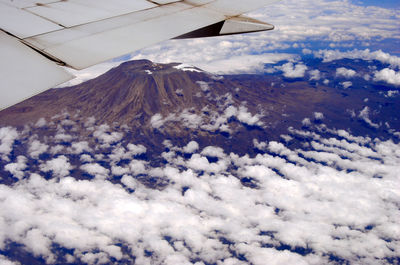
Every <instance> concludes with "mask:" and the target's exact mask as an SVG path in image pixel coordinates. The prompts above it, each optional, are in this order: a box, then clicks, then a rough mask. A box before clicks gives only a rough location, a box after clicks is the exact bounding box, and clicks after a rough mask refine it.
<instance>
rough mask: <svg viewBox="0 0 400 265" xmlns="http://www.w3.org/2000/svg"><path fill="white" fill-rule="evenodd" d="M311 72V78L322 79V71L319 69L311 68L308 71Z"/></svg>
mask: <svg viewBox="0 0 400 265" xmlns="http://www.w3.org/2000/svg"><path fill="white" fill-rule="evenodd" d="M308 73H309V74H310V80H316V81H318V80H320V79H321V72H320V71H319V70H318V69H315V70H311V71H309V72H308Z"/></svg>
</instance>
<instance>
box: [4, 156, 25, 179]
mask: <svg viewBox="0 0 400 265" xmlns="http://www.w3.org/2000/svg"><path fill="white" fill-rule="evenodd" d="M26 162H27V158H26V157H25V156H22V155H20V156H18V157H17V161H16V162H15V163H10V164H7V165H5V167H4V169H5V170H6V171H8V172H10V173H11V174H12V175H13V176H14V177H16V178H18V179H22V178H23V177H24V175H25V172H24V170H25V169H26V168H27V165H26Z"/></svg>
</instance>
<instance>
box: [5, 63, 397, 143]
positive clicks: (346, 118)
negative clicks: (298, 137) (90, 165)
mask: <svg viewBox="0 0 400 265" xmlns="http://www.w3.org/2000/svg"><path fill="white" fill-rule="evenodd" d="M347 63H348V62H347ZM321 65H323V64H322V63H321ZM335 67H338V66H337V65H335ZM321 68H323V66H321ZM326 71H327V70H326ZM331 78H332V79H333V77H331ZM359 82H361V81H359ZM364 83H365V80H364ZM332 84H334V82H331V85H329V84H323V83H318V82H316V81H315V80H311V81H309V80H304V79H291V80H288V79H286V78H284V77H282V76H280V75H268V74H266V75H225V76H218V75H214V74H211V73H207V72H204V71H202V70H201V69H198V68H195V67H192V66H185V65H183V64H179V63H171V64H157V63H153V62H150V61H147V60H140V61H129V62H125V63H123V64H121V65H120V66H118V67H115V68H113V69H111V70H109V71H108V72H107V73H105V74H103V75H101V76H99V77H97V78H95V79H93V80H89V81H86V82H84V83H82V84H79V85H76V86H73V87H64V88H58V89H51V90H48V91H46V92H44V93H42V94H40V95H38V96H36V97H33V98H31V99H28V100H26V101H24V102H22V103H20V104H18V105H15V106H13V107H11V108H9V109H6V110H4V111H2V112H0V125H2V126H6V125H11V126H17V127H23V126H24V125H26V124H28V123H32V124H34V123H36V122H37V121H38V120H39V119H40V118H44V119H45V120H48V121H50V120H51V121H53V122H55V123H57V121H60V120H62V119H63V117H64V116H62V115H61V116H60V114H61V113H68V116H69V117H70V119H72V120H76V121H85V120H87V119H88V118H89V117H94V118H95V119H96V122H97V123H98V124H102V123H106V124H109V125H115V126H117V125H118V126H123V125H125V126H128V127H129V128H130V129H131V130H132V134H133V135H136V136H138V135H141V136H143V137H144V138H146V139H144V140H147V141H149V142H152V143H153V144H154V146H157V145H159V143H156V141H154V139H156V138H160V137H155V136H156V135H163V136H164V137H165V136H168V135H170V136H171V138H176V137H177V136H179V137H181V138H184V139H194V138H199V139H200V141H201V142H207V141H211V142H213V141H214V142H215V141H217V142H221V144H224V145H226V146H232V143H231V140H232V139H233V138H232V136H235V137H239V138H243V139H242V140H243V141H244V142H247V141H246V139H249V138H251V137H249V136H248V135H247V134H250V135H251V136H252V137H253V136H258V137H260V136H263V138H265V139H271V140H272V139H275V140H276V139H279V135H281V134H284V133H287V128H288V127H290V126H292V127H298V128H301V127H302V126H303V123H302V122H303V119H304V118H306V117H311V119H313V118H312V117H313V116H314V115H315V114H314V113H323V115H324V118H325V119H324V121H323V122H324V123H328V124H329V125H330V126H332V127H335V128H337V129H347V128H352V131H353V133H356V134H363V135H365V134H371V135H375V136H378V135H379V136H381V137H385V136H386V137H389V136H390V134H388V130H387V129H388V128H385V126H374V125H372V126H371V124H368V122H367V123H366V122H365V120H364V118H363V117H361V116H360V115H359V113H360V112H361V111H362V110H363V109H364V108H365V107H366V106H369V108H371V109H377V108H378V109H379V112H374V113H371V114H370V115H373V116H374V119H375V120H377V121H378V123H379V121H380V120H385V121H387V122H389V123H390V124H393V126H394V127H399V126H400V121H398V120H397V119H396V118H395V117H392V115H391V113H393V112H396V111H398V110H399V105H398V104H395V102H396V101H397V99H396V98H385V97H382V95H381V94H379V93H378V92H379V91H377V90H378V89H380V88H379V87H378V88H376V87H370V88H368V89H366V88H362V87H363V85H362V84H359V85H358V86H357V87H358V88H356V89H345V88H341V87H339V83H338V82H336V84H334V85H332ZM360 87H361V88H360ZM219 115H225V116H224V118H223V120H217V116H219ZM352 115H353V117H352ZM314 120H315V121H316V122H317V123H322V119H321V120H318V118H316V119H314ZM182 121H183V123H182ZM210 137H211V138H210ZM235 142H238V141H236V140H235ZM239 142H242V141H239ZM241 148H242V147H238V150H237V151H240V149H241Z"/></svg>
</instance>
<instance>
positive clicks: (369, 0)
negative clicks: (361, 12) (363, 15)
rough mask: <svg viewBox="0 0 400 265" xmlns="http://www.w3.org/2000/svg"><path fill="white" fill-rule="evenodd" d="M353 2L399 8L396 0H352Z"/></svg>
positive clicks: (399, 4)
mask: <svg viewBox="0 0 400 265" xmlns="http://www.w3.org/2000/svg"><path fill="white" fill-rule="evenodd" d="M353 3H355V4H358V5H363V6H380V7H384V8H400V2H399V1H398V0H380V1H379V0H361V1H358V0H353Z"/></svg>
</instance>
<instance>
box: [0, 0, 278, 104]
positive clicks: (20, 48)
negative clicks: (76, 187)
mask: <svg viewBox="0 0 400 265" xmlns="http://www.w3.org/2000/svg"><path fill="white" fill-rule="evenodd" d="M38 1H39V2H38ZM276 1H277V0H181V1H178V0H151V1H150V0H0V29H1V31H0V47H1V49H0V110H1V109H3V108H6V107H9V106H11V105H14V104H16V103H18V102H20V101H22V100H24V99H26V98H29V97H31V96H33V95H36V94H38V93H40V92H42V91H44V90H47V89H49V88H51V87H54V86H55V85H57V84H60V83H63V82H65V81H67V80H69V79H71V78H73V77H72V76H71V75H70V74H68V73H67V72H66V71H65V70H64V69H63V68H62V67H60V66H59V65H62V66H67V67H71V68H74V69H78V70H79V69H84V68H86V67H89V66H92V65H95V64H97V63H100V62H103V61H106V60H109V59H112V58H115V57H118V56H121V55H124V54H128V53H131V52H133V51H135V50H138V49H141V48H145V47H148V46H150V45H153V44H155V43H157V42H160V41H164V40H168V39H172V38H195V37H207V36H218V35H227V34H237V33H243V32H256V31H263V30H271V29H273V26H272V25H270V24H267V23H264V22H261V21H257V20H254V19H251V18H247V17H244V16H242V14H244V13H247V12H249V11H252V10H255V9H257V8H260V7H263V6H265V5H268V4H270V3H272V2H276Z"/></svg>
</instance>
